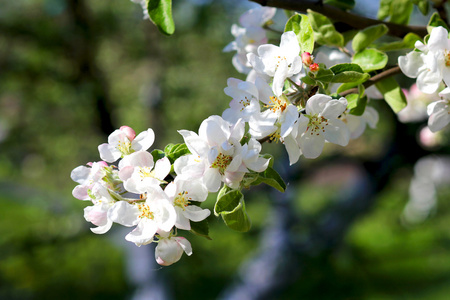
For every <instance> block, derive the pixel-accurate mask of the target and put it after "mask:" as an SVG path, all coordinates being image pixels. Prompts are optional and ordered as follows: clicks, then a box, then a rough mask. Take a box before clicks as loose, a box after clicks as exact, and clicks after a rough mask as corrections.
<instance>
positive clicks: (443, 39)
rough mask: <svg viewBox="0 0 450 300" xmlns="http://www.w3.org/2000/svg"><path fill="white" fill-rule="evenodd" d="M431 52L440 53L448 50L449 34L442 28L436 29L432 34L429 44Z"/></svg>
mask: <svg viewBox="0 0 450 300" xmlns="http://www.w3.org/2000/svg"><path fill="white" fill-rule="evenodd" d="M427 45H428V49H429V50H430V51H433V52H434V51H438V50H445V49H448V32H447V29H445V28H444V27H442V26H439V27H435V28H433V30H432V31H431V33H430V38H429V39H428V42H427Z"/></svg>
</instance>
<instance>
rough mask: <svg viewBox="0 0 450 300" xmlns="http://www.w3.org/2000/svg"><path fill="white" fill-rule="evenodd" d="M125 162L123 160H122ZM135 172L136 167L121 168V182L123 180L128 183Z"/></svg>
mask: <svg viewBox="0 0 450 300" xmlns="http://www.w3.org/2000/svg"><path fill="white" fill-rule="evenodd" d="M121 161H123V160H121ZM133 172H134V167H133V166H126V167H122V168H120V171H119V178H120V180H122V181H123V182H125V181H127V180H128V179H130V178H131V175H132V174H133Z"/></svg>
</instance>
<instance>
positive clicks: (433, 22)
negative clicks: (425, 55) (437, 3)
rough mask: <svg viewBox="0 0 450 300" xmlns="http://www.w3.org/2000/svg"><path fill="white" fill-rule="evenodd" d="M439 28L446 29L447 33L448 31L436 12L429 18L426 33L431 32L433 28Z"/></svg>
mask: <svg viewBox="0 0 450 300" xmlns="http://www.w3.org/2000/svg"><path fill="white" fill-rule="evenodd" d="M439 26H442V27H444V28H445V29H447V31H450V30H449V28H448V26H447V24H446V23H445V22H444V21H443V20H442V19H441V17H440V16H439V14H438V13H437V12H435V13H434V14H433V15H432V16H431V18H430V21H429V22H428V25H427V31H428V33H431V30H433V28H434V27H439Z"/></svg>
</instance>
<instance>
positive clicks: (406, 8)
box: [389, 0, 414, 25]
mask: <svg viewBox="0 0 450 300" xmlns="http://www.w3.org/2000/svg"><path fill="white" fill-rule="evenodd" d="M413 9H414V5H413V4H412V3H411V1H410V0H394V1H393V2H392V4H391V14H390V18H389V21H390V22H392V23H396V24H403V25H406V24H408V23H409V19H410V17H411V13H412V12H413Z"/></svg>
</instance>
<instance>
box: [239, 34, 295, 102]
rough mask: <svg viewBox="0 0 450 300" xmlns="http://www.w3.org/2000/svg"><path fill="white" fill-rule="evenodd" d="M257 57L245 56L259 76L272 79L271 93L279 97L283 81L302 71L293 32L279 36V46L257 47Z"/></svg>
mask: <svg viewBox="0 0 450 300" xmlns="http://www.w3.org/2000/svg"><path fill="white" fill-rule="evenodd" d="M257 52H258V55H256V54H254V53H249V54H247V59H248V61H249V62H250V64H251V65H252V67H253V68H254V69H255V71H256V72H257V73H259V74H265V75H268V76H270V77H273V85H272V88H273V92H274V94H275V96H280V95H281V93H282V91H283V86H284V81H285V80H286V78H289V77H291V76H293V75H295V74H298V73H300V71H301V70H302V66H303V63H302V59H301V57H300V55H299V53H300V46H299V44H298V40H297V36H296V35H295V33H294V32H293V31H287V32H285V33H283V34H282V35H281V42H280V46H279V47H278V46H275V45H271V44H265V45H261V46H259V47H258V51H257Z"/></svg>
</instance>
